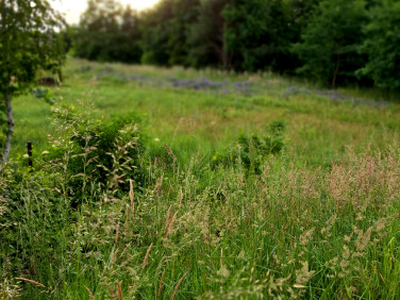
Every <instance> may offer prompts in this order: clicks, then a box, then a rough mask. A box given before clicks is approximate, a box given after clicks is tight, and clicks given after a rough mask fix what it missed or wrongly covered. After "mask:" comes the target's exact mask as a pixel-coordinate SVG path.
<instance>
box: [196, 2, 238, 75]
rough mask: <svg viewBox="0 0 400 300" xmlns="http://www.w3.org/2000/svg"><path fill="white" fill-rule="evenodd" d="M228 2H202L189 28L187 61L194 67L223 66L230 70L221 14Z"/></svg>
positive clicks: (223, 20)
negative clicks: (195, 18)
mask: <svg viewBox="0 0 400 300" xmlns="http://www.w3.org/2000/svg"><path fill="white" fill-rule="evenodd" d="M228 2H229V0H204V1H201V4H200V6H199V12H198V18H197V21H196V22H195V23H194V24H193V25H192V26H191V34H190V37H189V41H188V42H189V45H190V51H189V60H190V63H191V65H192V66H194V67H205V66H214V67H215V66H221V65H222V66H223V68H224V69H226V70H229V69H230V68H231V57H230V56H229V54H228V51H227V45H226V40H225V39H224V27H225V19H224V17H223V15H222V12H223V10H224V8H225V5H226V4H227V3H228Z"/></svg>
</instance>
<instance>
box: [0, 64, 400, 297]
mask: <svg viewBox="0 0 400 300" xmlns="http://www.w3.org/2000/svg"><path fill="white" fill-rule="evenodd" d="M88 65H89V64H88ZM91 66H92V65H91ZM68 68H78V67H77V66H76V65H74V64H72V65H69V66H68ZM92 68H99V69H101V68H102V66H99V65H93V66H92ZM114 68H121V72H128V71H129V70H130V71H132V70H139V71H142V72H143V73H146V72H148V73H149V74H152V72H154V70H153V69H145V70H144V69H130V68H138V67H125V66H121V67H116V66H114ZM118 70H119V69H118ZM85 72H86V71H85ZM90 72H92V71H90ZM90 72H89V73H90ZM163 72H167V71H160V74H162V73H163ZM168 72H174V70H172V71H168ZM190 72H193V71H190ZM83 74H84V75H85V76H87V78H90V77H91V75H92V74H86V73H83ZM160 74H159V75H160ZM167 74H170V73H167ZM179 74H180V75H179V76H182V77H184V76H189V75H190V74H192V76H193V77H195V76H197V74H198V73H190V74H189V75H187V74H186V73H184V71H182V70H179ZM89 75H90V76H89ZM111 75H112V74H111ZM74 76H76V77H74ZM199 76H200V75H199ZM215 76H222V75H218V74H217V75H215ZM67 78H68V76H67ZM83 78H85V77H83V75H82V74H81V73H77V74H75V75H74V74H73V73H69V80H70V81H69V83H70V84H72V83H73V84H76V85H77V86H76V87H71V86H70V87H65V88H61V90H60V91H59V93H60V95H64V97H65V98H66V97H67V94H68V93H71V94H74V95H76V93H78V94H79V93H81V92H82V91H83V90H84V89H85V88H84V87H86V84H85V83H84V82H83ZM216 78H218V77H216ZM235 78H236V79H237V78H239V77H233V78H231V79H230V80H236V79H235ZM102 80H103V81H101V82H98V83H96V85H97V86H96V88H93V90H90V91H89V92H90V93H91V95H86V96H87V97H88V98H89V99H91V100H94V105H95V106H96V105H97V103H101V102H102V101H105V103H103V104H104V105H105V104H107V103H108V104H109V105H111V104H112V103H113V101H119V100H121V101H122V102H120V103H119V104H118V105H119V106H120V107H119V108H120V109H125V105H127V106H128V104H124V102H123V99H121V98H117V97H119V96H118V93H117V92H115V91H113V90H112V88H111V86H112V85H111V81H110V79H102ZM268 80H270V79H268ZM279 80H280V81H281V80H283V79H279ZM90 84H92V83H90ZM119 84H120V89H121V91H125V92H126V93H127V94H128V90H129V89H130V88H132V86H131V85H130V83H128V82H122V83H119ZM280 84H282V85H284V84H286V82H285V81H283V82H281V83H280ZM107 85H109V86H108V87H107V88H106V86H107ZM99 90H100V91H101V93H103V92H104V94H103V95H104V98H103V99H102V100H101V101H100V100H96V97H97V96H96V95H93V94H96V93H99ZM135 91H136V92H137V93H138V96H137V97H138V98H136V100H138V101H139V98H141V97H142V96H143V95H147V96H146V97H145V98H144V99H143V98H142V101H143V102H142V104H138V103H136V102H134V101H133V102H129V103H130V105H131V106H132V107H133V108H138V111H139V112H141V111H147V112H148V117H147V118H148V123H147V124H146V123H143V128H145V131H146V133H147V135H136V132H137V131H135V130H137V129H135V130H133V131H129V130H130V129H133V128H139V129H140V126H141V123H139V124H137V126H138V127H134V126H133V127H129V126H127V127H118V130H116V131H112V132H114V133H115V134H113V135H107V132H109V131H107V130H111V129H110V128H114V127H112V126H111V125H110V126H111V127H107V126H105V127H103V125H96V124H108V123H107V121H106V119H107V118H108V114H107V112H106V111H104V110H102V109H98V111H97V112H94V114H93V115H89V116H86V117H85V119H83V120H82V121H79V118H76V120H75V119H74V118H72V119H73V120H75V121H74V122H72V123H71V122H67V123H61V124H64V125H60V122H58V124H59V125H58V129H60V128H61V129H63V128H62V126H64V127H65V128H64V129H65V130H64V131H62V132H59V131H58V133H57V131H56V130H55V129H49V132H51V133H52V135H53V137H54V139H53V140H52V142H51V143H52V144H55V145H59V147H61V146H62V145H64V146H63V147H64V148H57V147H56V148H57V149H64V150H63V151H60V152H57V151H56V150H54V147H51V145H49V146H46V145H45V144H43V145H42V146H41V147H43V148H42V149H41V150H44V149H49V153H46V152H45V153H44V154H43V155H39V154H38V155H37V157H36V158H35V170H34V171H33V172H30V171H29V170H28V169H27V168H24V167H23V165H24V159H23V158H21V159H20V160H18V164H11V165H10V166H9V167H8V168H7V169H6V171H5V173H4V174H2V176H1V179H0V224H1V227H0V262H1V266H2V267H1V269H0V278H1V281H0V298H4V299H13V298H17V297H18V295H19V296H20V297H21V298H23V299H133V298H138V299H191V298H197V299H262V298H278V299H279V298H280V299H288V298H304V299H309V298H321V299H346V298H348V299H351V298H355V299H356V298H361V299H380V298H385V299H397V298H399V297H400V288H399V285H398V282H399V280H400V263H399V252H398V249H399V245H400V240H399V236H398V232H399V230H400V222H399V215H398V211H399V208H400V207H399V206H400V188H399V186H400V153H399V150H398V132H397V128H398V126H399V125H400V124H399V122H398V120H397V119H392V118H393V117H394V116H395V115H396V114H398V111H399V110H398V107H397V106H396V105H395V104H390V105H388V106H382V107H380V106H379V107H375V106H368V105H360V106H353V104H350V103H346V102H343V103H335V102H332V101H331V100H328V99H326V98H324V97H322V96H318V95H310V96H307V95H292V96H288V97H289V98H288V99H286V100H285V99H284V97H283V96H282V97H281V96H279V95H276V96H274V95H273V93H272V91H270V92H267V91H263V92H260V93H257V94H253V95H250V96H242V95H240V94H235V95H225V96H221V95H220V96H218V97H216V95H215V94H214V92H210V91H191V90H188V89H182V90H176V89H173V88H170V87H162V88H160V90H154V88H152V89H150V88H148V87H145V86H144V87H142V88H137V89H136V90H135ZM178 91H179V92H178ZM85 93H88V92H85ZM90 93H89V94H90ZM122 93H123V92H122ZM151 93H152V94H151ZM132 95H134V94H132ZM114 96H115V97H114ZM132 97H134V96H132ZM242 97H243V98H242ZM285 97H286V96H285ZM118 99H119V100H118ZM212 99H214V100H213V101H214V102H215V103H212ZM237 99H241V100H240V101H242V102H244V103H245V104H243V105H242V106H240V107H239V106H237V107H235V105H236V104H235V101H238V100H237ZM66 100H68V101H71V103H70V104H72V102H73V100H72V98H70V99H66ZM20 101H22V100H20ZM96 101H98V102H96ZM207 103H208V104H207ZM108 104H107V105H108ZM74 105H76V103H75V104H74ZM141 106H142V107H141ZM153 106H155V107H153ZM246 106H247V107H248V108H245V107H246ZM66 107H70V106H65V107H64V108H66ZM140 107H141V108H140ZM115 109H116V110H117V108H115ZM78 110H79V107H78ZM285 110H286V111H285ZM63 112H64V113H66V111H63ZM167 112H169V113H170V114H167ZM20 113H21V114H22V113H23V112H22V111H20ZM59 113H60V112H59ZM61 113H62V112H61ZM195 113H199V114H200V115H201V117H198V118H197V117H196V115H195ZM282 113H283V114H282ZM102 114H103V115H104V119H102V118H101V115H102ZM162 114H164V115H166V117H165V118H164V119H162V118H161V115H162ZM76 116H78V115H76ZM178 116H179V118H181V119H179V118H178ZM35 118H36V117H35ZM247 118H251V119H250V120H248V119H247ZM278 118H279V119H282V118H283V119H284V121H285V123H286V131H285V132H284V135H283V142H284V144H285V146H284V148H283V150H282V152H279V153H275V154H268V155H261V154H260V153H261V152H259V151H255V150H256V148H254V146H251V145H250V146H249V150H248V155H249V156H250V157H249V161H250V162H259V171H257V172H253V171H252V169H251V168H250V169H249V168H248V167H246V164H245V163H244V162H243V156H241V155H236V156H235V155H232V156H231V159H230V160H228V162H226V163H221V164H214V163H213V156H214V155H215V154H216V153H235V152H229V151H237V149H239V150H240V149H242V148H240V145H238V144H237V143H235V140H236V138H237V136H238V135H239V131H241V132H242V134H243V135H250V136H251V135H252V134H253V133H256V134H257V135H258V136H263V134H264V133H265V132H266V130H267V129H266V128H267V126H266V123H269V121H270V120H272V119H278ZM97 120H103V121H100V122H98V121H97ZM118 120H119V119H118V118H117V119H116V121H115V122H114V123H110V124H117V123H118V122H119V121H118ZM179 120H181V121H179ZM214 121H215V122H216V123H215V124H214V125H211V122H214ZM179 122H180V123H179ZM82 124H86V125H85V126H82ZM118 124H119V123H118ZM216 124H219V125H216ZM67 125H68V126H67ZM131 125H132V124H131ZM164 125H165V126H164ZM163 126H164V127H163ZM66 127H68V128H66ZM160 127H163V128H160ZM215 127H217V128H215ZM229 128H237V129H238V130H237V131H236V132H227V130H228V129H229ZM110 132H111V131H110ZM89 133H90V134H89ZM129 134H132V135H133V137H134V144H131V142H132V141H131V140H130V139H129V136H130V135H129ZM105 136H107V141H108V144H107V145H114V146H113V147H110V148H109V149H110V150H107V151H108V152H107V153H103V152H99V151H100V150H101V149H100V148H99V149H95V148H96V147H97V146H98V143H100V142H101V141H102V139H101V137H105ZM141 139H143V142H144V145H145V148H146V149H144V150H143V151H137V152H134V153H135V154H134V155H136V156H134V157H133V158H134V159H133V160H129V159H128V160H126V158H127V157H128V158H129V157H130V155H131V156H132V155H133V154H130V155H127V152H126V151H128V150H127V149H130V147H136V145H138V143H139V141H140V140H141ZM77 141H79V142H77ZM91 141H96V144H92V143H91ZM57 142H59V143H57ZM74 143H77V144H74ZM74 145H75V146H74ZM76 145H79V147H77V146H76ZM252 147H253V148H252ZM134 149H136V148H134ZM232 149H233V150H232ZM52 151H56V152H55V153H56V154H57V155H55V156H52V155H54V152H52ZM99 153H100V154H99ZM131 153H132V152H131ZM260 155H261V156H260ZM15 157H17V155H15ZM106 158H107V159H106ZM136 158H139V159H136ZM15 159H16V158H15ZM78 162H81V163H80V164H79V163H78ZM133 162H134V164H133V165H132V163H133ZM106 163H107V164H106ZM74 164H78V165H79V166H80V167H79V168H75V167H74ZM126 164H130V165H129V166H130V168H129V169H126V166H127V165H126ZM104 167H107V171H104V170H105V169H104ZM132 168H133V169H136V170H137V171H140V174H141V175H142V176H139V177H135V178H133V177H130V176H124V175H126V174H132V176H137V173H135V172H133V173H132V172H130V171H131V170H132ZM99 169H101V170H103V171H104V173H102V172H103V171H101V172H100V171H99ZM77 170H78V171H77ZM138 178H141V180H142V184H139V182H138V181H139V179H138ZM77 182H78V183H79V184H78V185H77ZM77 187H78V188H77Z"/></svg>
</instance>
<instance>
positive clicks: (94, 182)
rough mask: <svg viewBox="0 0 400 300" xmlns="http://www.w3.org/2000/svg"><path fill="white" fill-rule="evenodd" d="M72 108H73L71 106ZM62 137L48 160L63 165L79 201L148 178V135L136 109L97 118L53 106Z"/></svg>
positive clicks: (126, 186) (61, 168)
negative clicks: (142, 127) (117, 114)
mask: <svg viewBox="0 0 400 300" xmlns="http://www.w3.org/2000/svg"><path fill="white" fill-rule="evenodd" d="M71 108H72V109H71ZM53 113H54V121H55V123H57V128H59V138H56V139H53V145H52V148H51V149H50V150H49V151H48V154H47V155H46V156H45V157H44V160H45V162H46V163H49V162H50V165H52V166H55V165H57V164H58V165H59V166H60V167H59V171H60V172H62V173H64V176H66V178H68V180H67V188H68V193H69V194H70V195H74V196H76V197H75V199H76V201H78V202H80V201H81V200H83V199H85V198H88V197H89V196H91V195H93V193H97V192H101V193H107V194H110V195H115V194H117V193H118V192H119V191H127V190H129V180H133V181H134V182H135V185H136V187H138V186H141V185H142V184H143V182H144V174H145V172H144V169H143V168H144V163H143V159H142V154H143V151H144V136H143V134H142V133H141V132H140V131H139V129H138V127H137V122H139V120H140V118H139V117H138V116H137V115H136V114H134V113H128V114H126V115H124V116H118V117H112V118H110V119H108V120H105V119H94V118H93V117H92V116H90V115H83V114H80V113H77V112H75V111H74V109H73V107H68V106H67V105H62V106H61V107H58V108H55V109H53Z"/></svg>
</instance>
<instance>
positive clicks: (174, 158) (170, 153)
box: [164, 144, 176, 163]
mask: <svg viewBox="0 0 400 300" xmlns="http://www.w3.org/2000/svg"><path fill="white" fill-rule="evenodd" d="M164 148H165V150H167V153H168V155H169V156H170V157H171V158H172V161H173V163H175V162H176V155H175V153H174V152H173V151H172V149H171V148H170V147H169V146H168V145H167V144H164Z"/></svg>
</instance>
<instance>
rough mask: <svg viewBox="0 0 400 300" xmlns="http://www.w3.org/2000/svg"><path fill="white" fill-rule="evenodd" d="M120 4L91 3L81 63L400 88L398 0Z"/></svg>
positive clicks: (82, 32) (78, 44)
mask: <svg viewBox="0 0 400 300" xmlns="http://www.w3.org/2000/svg"><path fill="white" fill-rule="evenodd" d="M116 1H117V0H91V1H90V2H89V3H90V5H89V8H88V10H87V11H86V13H85V14H84V15H83V16H82V18H81V23H80V25H79V27H78V29H77V31H78V34H77V35H76V39H75V51H76V55H77V56H78V57H83V58H88V59H92V60H102V61H121V62H130V63H132V62H134V63H140V62H141V63H145V64H155V65H163V66H172V65H182V66H191V67H196V68H204V67H208V66H211V67H217V68H223V69H225V70H235V71H252V72H254V71H258V70H272V71H275V72H280V73H287V74H296V73H297V74H300V75H302V76H306V77H310V78H313V79H316V80H318V81H320V82H322V83H323V84H326V85H331V86H332V87H335V86H336V85H348V84H360V85H363V86H365V85H369V86H371V85H373V84H375V85H376V86H378V87H380V88H384V89H387V90H396V89H397V90H398V89H399V84H398V79H397V78H398V76H397V73H396V70H397V69H396V61H397V60H398V52H399V48H400V47H399V46H398V45H399V43H398V31H399V30H398V25H397V24H398V23H399V22H398V15H399V14H396V13H394V12H396V11H398V7H399V5H398V2H397V1H388V0H377V1H372V0H370V1H367V0H350V1H344V0H334V1H328V0H285V1H280V0H279V1H278V0H249V1H243V0H205V1H199V0H162V1H160V2H159V3H158V5H156V6H155V7H154V8H152V9H150V10H148V11H145V12H143V13H140V14H139V13H137V12H134V11H132V10H131V9H130V8H129V7H128V8H125V9H124V8H123V7H122V6H121V5H118V4H117V2H116ZM124 24H125V25H124ZM126 24H129V26H126Z"/></svg>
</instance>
